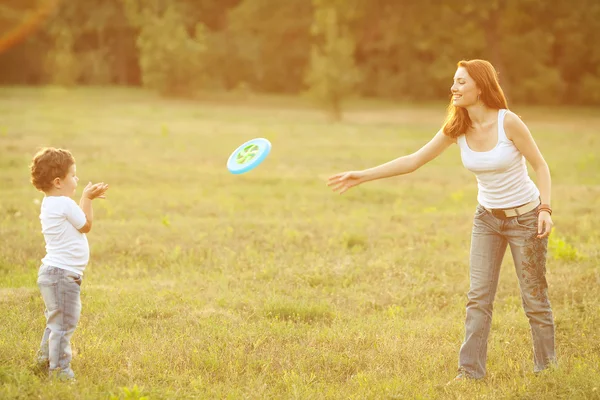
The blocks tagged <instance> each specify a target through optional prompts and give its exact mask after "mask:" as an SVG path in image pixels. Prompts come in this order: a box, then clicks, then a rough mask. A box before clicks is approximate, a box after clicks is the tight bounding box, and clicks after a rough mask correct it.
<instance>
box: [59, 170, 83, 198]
mask: <svg viewBox="0 0 600 400" xmlns="http://www.w3.org/2000/svg"><path fill="white" fill-rule="evenodd" d="M77 182H79V178H78V177H77V167H76V166H75V164H73V165H71V166H70V167H69V171H68V172H67V175H66V176H65V177H64V178H57V179H56V180H55V183H54V186H55V187H56V188H57V189H58V190H59V191H60V194H62V195H63V196H72V195H73V194H74V193H75V189H77Z"/></svg>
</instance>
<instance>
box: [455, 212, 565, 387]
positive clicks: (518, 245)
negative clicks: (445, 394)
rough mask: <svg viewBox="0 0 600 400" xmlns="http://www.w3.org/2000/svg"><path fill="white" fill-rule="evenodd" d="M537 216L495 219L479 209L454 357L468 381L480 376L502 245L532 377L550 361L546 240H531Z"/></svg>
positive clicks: (551, 333) (551, 341)
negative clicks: (511, 267) (526, 329)
mask: <svg viewBox="0 0 600 400" xmlns="http://www.w3.org/2000/svg"><path fill="white" fill-rule="evenodd" d="M536 236H537V212H536V210H532V211H530V212H528V213H525V214H522V215H520V216H517V217H510V218H500V217H496V216H495V215H493V214H492V213H491V212H489V211H487V210H486V209H485V208H483V207H482V206H481V205H479V206H478V207H477V210H476V212H475V218H474V221H473V233H472V237H471V256H470V281H471V284H470V289H469V293H468V303H467V316H466V321H465V341H464V342H463V344H462V346H461V349H460V355H459V370H460V371H462V372H463V373H465V374H466V375H467V376H469V377H471V378H482V377H483V376H484V375H485V364H486V357H487V340H488V334H489V332H490V326H491V323H492V309H493V303H494V297H495V295H496V289H497V287H498V276H499V274H500V265H501V264H502V259H503V257H504V253H505V252H506V246H507V244H508V245H510V250H511V253H512V256H513V260H514V264H515V269H516V273H517V276H518V278H519V286H520V289H521V301H522V304H523V309H524V310H525V314H526V315H527V318H528V319H529V326H530V327H531V336H532V338H533V359H534V371H535V372H539V371H541V370H543V369H545V368H546V367H548V366H549V365H550V364H552V363H554V362H555V360H556V355H555V352H554V319H553V316H552V308H551V307H550V301H549V300H548V284H547V282H546V277H545V273H546V253H547V249H548V238H543V239H538V238H537V237H536Z"/></svg>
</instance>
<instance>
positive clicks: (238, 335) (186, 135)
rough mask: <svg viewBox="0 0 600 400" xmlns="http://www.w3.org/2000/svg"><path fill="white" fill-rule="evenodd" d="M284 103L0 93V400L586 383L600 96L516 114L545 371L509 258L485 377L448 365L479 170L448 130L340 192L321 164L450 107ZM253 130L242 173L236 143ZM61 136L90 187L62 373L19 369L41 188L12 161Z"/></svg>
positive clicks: (522, 394)
mask: <svg viewBox="0 0 600 400" xmlns="http://www.w3.org/2000/svg"><path fill="white" fill-rule="evenodd" d="M301 103H302V102H299V103H298V104H299V106H298V107H294V101H293V99H286V100H285V101H282V102H279V103H278V102H277V101H270V100H265V101H262V102H261V101H258V100H257V99H248V100H245V101H237V102H228V101H226V100H220V101H209V100H208V99H204V100H201V101H196V102H192V101H180V100H164V99H159V98H157V97H156V96H153V95H151V94H148V93H146V92H143V91H138V90H130V89H117V88H115V89H110V88H108V89H106V88H102V89H101V88H88V89H73V90H62V89H57V88H37V89H29V88H3V89H0V180H1V182H2V183H1V184H0V188H1V189H0V237H1V240H0V321H2V323H1V324H0V383H1V385H0V398H18V399H29V398H48V399H50V398H65V399H95V398H100V399H106V398H116V399H137V398H141V397H143V396H146V397H147V398H150V399H173V398H177V399H193V398H206V399H213V398H227V399H243V398H247V399H262V398H277V399H279V398H284V399H338V398H342V399H364V398H370V399H386V398H387V399H394V398H398V399H399V398H411V399H419V398H422V399H425V398H427V399H472V398H481V399H500V398H519V399H534V398H536V399H537V398H564V399H600V329H598V328H599V327H600V270H599V266H598V265H599V249H600V230H599V229H598V226H599V225H600V213H599V212H598V209H599V206H600V203H599V202H598V198H599V197H600V173H599V172H600V156H598V154H600V136H599V135H598V129H597V126H600V113H598V112H596V113H592V112H590V110H578V109H560V110H559V109H539V108H537V109H528V108H519V109H515V111H516V112H518V113H519V114H520V115H521V116H522V117H523V118H524V119H525V121H526V122H527V123H528V125H529V127H530V129H531V131H532V132H533V134H534V137H535V138H536V140H537V142H538V145H539V146H540V148H541V150H542V152H543V153H544V156H545V157H546V160H547V162H548V164H549V165H550V168H551V171H552V174H553V207H554V210H555V211H554V215H553V218H554V221H555V224H556V229H555V231H554V233H553V236H552V240H551V242H550V252H549V255H548V265H547V268H548V280H549V284H550V289H549V290H550V298H551V302H552V305H553V309H554V312H555V319H556V334H557V351H558V355H559V362H560V365H559V368H558V369H556V370H552V371H547V372H546V373H544V374H542V375H540V376H534V375H533V373H532V368H533V365H532V350H531V339H530V332H529V325H528V322H527V319H526V317H525V315H524V312H523V310H522V307H521V302H520V296H519V289H518V284H517V279H516V276H515V273H514V267H513V265H512V259H511V257H510V256H508V255H507V256H506V257H505V262H504V265H503V268H502V272H501V280H500V286H499V289H498V293H497V298H496V302H495V314H494V320H493V326H492V332H491V336H490V340H489V352H488V354H489V357H488V375H487V377H486V379H485V380H483V381H482V382H477V383H467V384H465V385H460V386H457V387H446V386H444V385H445V383H446V382H447V381H448V380H450V379H451V378H453V377H454V375H455V372H456V367H457V355H458V349H459V346H460V344H461V341H462V338H463V322H464V314H465V310H464V308H465V304H466V292H467V290H468V285H469V282H468V253H469V241H470V231H471V224H472V216H473V212H474V209H475V205H476V182H475V178H474V177H473V176H472V175H471V174H470V173H469V172H468V171H466V170H465V169H464V168H463V167H462V164H461V161H460V155H459V152H458V149H457V148H456V146H454V147H452V148H451V149H450V150H448V151H447V152H446V153H444V154H443V155H442V156H441V157H440V158H438V159H436V160H435V161H433V162H432V163H430V164H429V165H427V166H425V167H424V168H422V169H421V170H419V171H417V172H415V173H414V174H411V175H408V176H404V177H398V178H393V179H388V180H384V181H379V182H373V183H370V184H367V185H364V186H361V187H358V188H355V189H353V190H351V191H350V192H348V193H347V194H345V195H343V196H338V195H336V194H334V193H332V192H331V191H330V190H329V189H328V188H327V187H326V185H325V178H326V177H327V176H328V175H329V174H331V173H335V172H339V171H343V170H346V169H360V168H365V167H370V166H373V165H376V164H379V163H382V162H385V161H388V160H390V159H392V158H395V157H397V156H400V155H403V154H407V153H409V152H412V151H414V150H416V149H418V148H419V147H420V146H421V145H422V144H424V143H425V142H427V141H428V140H429V139H430V138H431V136H432V135H433V134H434V133H435V132H436V131H437V129H439V126H440V123H441V121H442V120H443V118H444V105H443V104H440V105H433V106H422V105H420V106H415V107H412V108H411V107H410V106H408V105H401V106H398V107H394V106H393V105H386V106H383V105H382V106H381V107H380V108H378V107H375V106H373V105H371V106H366V105H365V106H364V107H363V106H361V104H355V105H353V106H352V109H351V111H350V112H349V113H348V114H347V115H346V119H345V122H343V123H339V124H331V123H329V122H328V121H327V118H326V117H325V116H324V115H322V114H321V113H320V112H317V111H315V110H312V109H311V108H309V107H307V106H306V104H304V103H302V104H301ZM254 137H266V138H268V139H269V140H270V141H271V142H272V144H273V148H272V152H271V154H270V155H269V157H268V158H267V159H266V161H265V162H264V163H263V164H262V165H261V166H260V167H259V168H258V169H256V170H254V171H252V172H251V173H248V174H245V175H240V176H234V175H231V174H229V172H228V171H227V170H226V167H225V163H226V160H227V158H228V157H229V154H230V152H231V151H232V150H233V149H235V148H236V147H237V146H238V145H239V144H241V143H243V142H244V141H246V140H248V139H251V138H254ZM41 146H60V147H66V148H69V149H70V150H72V152H73V153H74V155H75V157H76V159H77V171H78V175H79V177H80V179H81V185H80V188H79V189H78V194H77V196H79V195H80V193H81V189H82V188H83V186H85V183H86V182H87V181H93V182H96V181H100V180H103V181H105V182H108V183H109V184H110V190H109V192H108V199H107V200H104V201H102V200H97V201H95V202H94V213H95V221H94V229H93V230H92V232H91V233H90V234H89V235H88V238H89V242H90V246H91V253H92V255H91V261H90V264H89V266H88V269H87V270H86V274H85V277H84V283H83V285H82V302H83V312H82V318H81V322H80V324H79V326H78V328H77V330H76V331H75V335H74V336H73V340H72V344H73V348H74V358H73V363H72V366H73V369H74V370H75V372H76V374H77V377H78V383H77V385H66V384H61V383H54V382H51V381H49V380H48V379H47V378H45V377H39V376H37V375H35V374H34V373H33V372H32V371H31V369H30V365H31V364H32V360H33V358H34V354H35V352H36V350H37V346H38V344H39V340H40V338H41V334H42V330H43V327H44V316H43V308H44V307H43V303H42V299H41V296H40V294H39V291H38V289H37V287H36V276H37V268H38V266H39V260H40V259H41V258H42V257H43V255H44V242H43V237H42V235H41V233H40V224H39V219H38V215H39V201H40V199H41V198H42V195H41V194H40V193H38V192H36V191H35V189H34V188H33V187H32V186H31V185H30V184H29V182H28V179H29V176H28V164H29V162H30V160H31V157H32V155H33V154H34V153H35V151H36V150H37V149H38V148H39V147H41Z"/></svg>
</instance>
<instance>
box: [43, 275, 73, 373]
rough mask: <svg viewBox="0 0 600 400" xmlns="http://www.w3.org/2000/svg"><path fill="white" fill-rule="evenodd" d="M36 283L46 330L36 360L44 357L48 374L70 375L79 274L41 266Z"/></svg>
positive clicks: (71, 371)
mask: <svg viewBox="0 0 600 400" xmlns="http://www.w3.org/2000/svg"><path fill="white" fill-rule="evenodd" d="M37 284H38V286H39V288H40V291H41V292H42V298H43V299H44V303H45V305H46V311H45V312H44V314H45V315H46V329H45V330H44V335H43V336H42V342H41V344H40V350H39V352H38V363H44V362H45V361H46V360H47V361H48V363H49V369H50V371H49V372H50V374H51V375H52V374H55V375H57V376H58V377H60V378H67V379H70V378H73V377H74V376H75V375H74V373H73V370H71V336H73V332H74V331H75V327H76V326H77V323H78V322H79V317H80V315H81V298H80V286H81V276H80V275H78V274H76V273H74V272H70V271H67V270H64V269H61V268H55V267H49V266H46V265H42V266H41V267H40V270H39V273H38V280H37Z"/></svg>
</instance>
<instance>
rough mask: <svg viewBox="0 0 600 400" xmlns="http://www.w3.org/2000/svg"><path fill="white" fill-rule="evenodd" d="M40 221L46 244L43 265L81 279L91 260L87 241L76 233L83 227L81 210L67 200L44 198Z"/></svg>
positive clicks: (70, 199) (73, 202)
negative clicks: (60, 269) (71, 273)
mask: <svg viewBox="0 0 600 400" xmlns="http://www.w3.org/2000/svg"><path fill="white" fill-rule="evenodd" d="M40 221H41V222H42V233H43V234H44V239H45V240H46V257H44V258H43V259H42V263H43V264H44V265H47V266H51V267H56V268H62V269H66V270H67V271H71V272H75V273H77V274H79V275H83V271H84V270H85V266H86V265H87V263H88V261H89V259H90V247H89V244H88V240H87V237H86V236H85V234H84V233H81V232H79V231H78V229H81V228H82V227H83V226H84V225H85V223H86V217H85V213H84V212H83V210H82V209H81V208H79V206H78V205H77V203H75V201H74V200H73V199H72V198H70V197H66V196H45V197H44V200H42V207H41V213H40Z"/></svg>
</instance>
